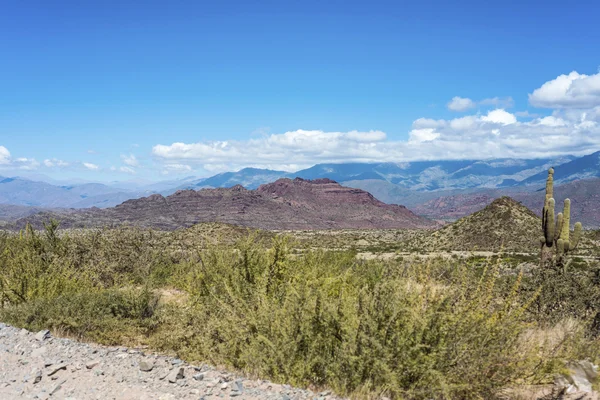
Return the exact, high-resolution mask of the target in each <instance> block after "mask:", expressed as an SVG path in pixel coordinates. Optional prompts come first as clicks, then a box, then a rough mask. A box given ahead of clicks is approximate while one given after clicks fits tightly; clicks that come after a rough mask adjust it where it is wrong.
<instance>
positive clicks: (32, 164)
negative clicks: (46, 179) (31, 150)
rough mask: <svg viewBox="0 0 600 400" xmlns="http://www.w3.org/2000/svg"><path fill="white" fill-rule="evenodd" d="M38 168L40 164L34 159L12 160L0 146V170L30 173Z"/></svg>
mask: <svg viewBox="0 0 600 400" xmlns="http://www.w3.org/2000/svg"><path fill="white" fill-rule="evenodd" d="M39 166H40V163H39V162H38V161H37V160H36V159H35V158H26V157H17V158H14V157H12V156H11V154H10V151H8V149H7V148H6V147H4V146H0V168H2V169H20V170H26V171H31V170H34V169H37V168H38V167H39Z"/></svg>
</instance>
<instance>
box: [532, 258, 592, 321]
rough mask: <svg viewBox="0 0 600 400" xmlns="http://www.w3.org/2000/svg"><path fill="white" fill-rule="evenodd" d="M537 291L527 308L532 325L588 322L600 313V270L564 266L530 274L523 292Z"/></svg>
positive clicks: (536, 270) (535, 270) (555, 266)
mask: <svg viewBox="0 0 600 400" xmlns="http://www.w3.org/2000/svg"><path fill="white" fill-rule="evenodd" d="M537 288H541V291H540V295H539V296H538V297H537V298H536V300H535V301H534V302H533V304H532V306H531V307H530V308H529V313H530V315H531V316H532V318H534V319H535V320H536V321H540V322H544V323H550V324H553V323H557V322H558V321H560V320H563V319H565V318H575V319H578V320H582V321H590V320H592V319H593V318H594V317H595V316H596V315H597V314H598V313H599V312H600V268H599V266H598V265H590V266H588V265H587V264H586V266H585V267H583V268H582V267H581V266H578V265H574V266H573V265H572V264H567V265H566V266H558V265H555V264H553V265H549V266H547V267H545V268H535V269H533V270H532V271H531V274H530V276H529V277H528V279H526V280H525V284H524V286H523V290H524V291H526V292H527V291H529V292H531V291H534V290H537Z"/></svg>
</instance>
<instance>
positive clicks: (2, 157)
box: [0, 146, 10, 165]
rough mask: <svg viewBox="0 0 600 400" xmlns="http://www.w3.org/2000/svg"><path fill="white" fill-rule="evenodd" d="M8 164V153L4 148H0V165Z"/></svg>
mask: <svg viewBox="0 0 600 400" xmlns="http://www.w3.org/2000/svg"><path fill="white" fill-rule="evenodd" d="M9 163H10V151H8V149H7V148H6V147H4V146H0V165H6V164H9Z"/></svg>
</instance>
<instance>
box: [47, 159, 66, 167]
mask: <svg viewBox="0 0 600 400" xmlns="http://www.w3.org/2000/svg"><path fill="white" fill-rule="evenodd" d="M44 165H45V166H46V167H48V168H55V167H58V168H64V167H68V166H69V163H68V162H66V161H63V160H59V159H57V158H47V159H45V160H44Z"/></svg>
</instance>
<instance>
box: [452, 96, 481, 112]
mask: <svg viewBox="0 0 600 400" xmlns="http://www.w3.org/2000/svg"><path fill="white" fill-rule="evenodd" d="M446 106H447V107H448V109H449V110H451V111H467V110H469V109H471V108H475V107H476V106H477V103H475V102H474V101H473V100H471V99H469V98H468V97H459V96H455V97H453V98H452V100H450V102H449V103H448V104H447V105H446Z"/></svg>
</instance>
